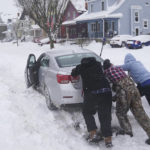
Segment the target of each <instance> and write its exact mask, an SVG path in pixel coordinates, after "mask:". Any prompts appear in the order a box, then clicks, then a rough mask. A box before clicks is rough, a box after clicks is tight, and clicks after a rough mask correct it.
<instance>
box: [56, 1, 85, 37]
mask: <svg viewBox="0 0 150 150" xmlns="http://www.w3.org/2000/svg"><path fill="white" fill-rule="evenodd" d="M85 11H86V9H85V0H69V1H68V3H67V6H66V9H65V11H64V14H63V22H62V25H61V29H60V32H59V36H58V37H59V38H67V39H68V38H69V39H74V38H77V37H87V24H86V23H82V24H78V25H77V24H76V21H75V20H74V19H75V18H76V17H78V16H80V15H81V14H83V13H84V12H85Z"/></svg>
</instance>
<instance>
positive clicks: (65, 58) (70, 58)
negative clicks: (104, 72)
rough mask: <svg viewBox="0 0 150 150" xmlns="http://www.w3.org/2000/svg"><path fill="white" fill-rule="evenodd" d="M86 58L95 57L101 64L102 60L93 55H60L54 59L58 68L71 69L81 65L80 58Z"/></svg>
mask: <svg viewBox="0 0 150 150" xmlns="http://www.w3.org/2000/svg"><path fill="white" fill-rule="evenodd" d="M85 57H86V58H87V57H95V58H96V60H97V61H99V62H102V61H103V60H102V58H100V57H99V56H97V55H96V54H94V53H78V54H70V55H62V56H57V57H55V59H56V62H57V64H58V66H59V67H60V68H64V67H72V66H76V65H78V64H80V63H81V59H82V58H85Z"/></svg>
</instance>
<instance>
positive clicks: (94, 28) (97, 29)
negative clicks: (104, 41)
mask: <svg viewBox="0 0 150 150" xmlns="http://www.w3.org/2000/svg"><path fill="white" fill-rule="evenodd" d="M91 31H92V32H100V23H98V22H96V23H92V24H91Z"/></svg>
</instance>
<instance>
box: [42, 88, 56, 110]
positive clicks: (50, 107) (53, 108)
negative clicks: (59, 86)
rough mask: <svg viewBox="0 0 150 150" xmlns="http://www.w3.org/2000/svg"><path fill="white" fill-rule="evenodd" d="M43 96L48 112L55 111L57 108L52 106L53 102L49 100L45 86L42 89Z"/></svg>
mask: <svg viewBox="0 0 150 150" xmlns="http://www.w3.org/2000/svg"><path fill="white" fill-rule="evenodd" d="M44 96H45V100H46V105H47V107H48V109H49V110H57V107H56V106H55V105H54V104H53V102H52V100H51V97H50V94H49V90H48V88H47V87H46V86H45V88H44Z"/></svg>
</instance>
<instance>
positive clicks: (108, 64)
mask: <svg viewBox="0 0 150 150" xmlns="http://www.w3.org/2000/svg"><path fill="white" fill-rule="evenodd" d="M111 65H112V64H111V62H110V60H109V59H105V60H104V63H103V69H104V70H106V69H108V68H109V67H110V66H111Z"/></svg>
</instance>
